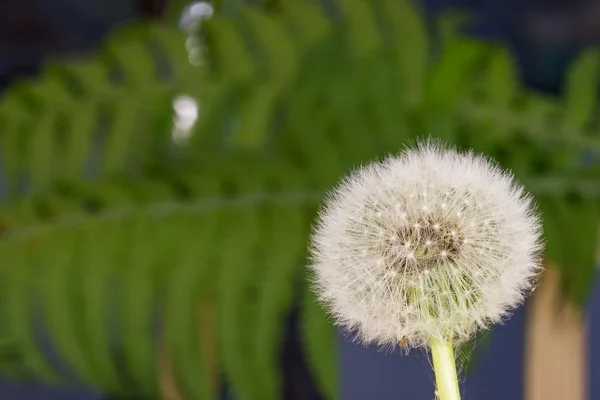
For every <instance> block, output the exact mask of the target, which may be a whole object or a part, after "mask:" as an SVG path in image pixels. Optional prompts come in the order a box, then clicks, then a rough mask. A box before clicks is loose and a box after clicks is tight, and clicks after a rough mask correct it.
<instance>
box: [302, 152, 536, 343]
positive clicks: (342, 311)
mask: <svg viewBox="0 0 600 400" xmlns="http://www.w3.org/2000/svg"><path fill="white" fill-rule="evenodd" d="M415 193H417V194H418V193H420V194H421V195H415ZM423 193H426V194H427V195H426V196H423V195H422V194H423ZM425 202H426V203H425ZM425 206H426V207H427V210H426V211H425V210H424V207H425ZM380 232H383V234H380ZM541 233H542V230H541V223H540V218H539V217H538V214H537V213H536V211H535V207H534V206H533V203H532V198H531V196H530V195H528V194H527V193H526V192H525V191H524V189H523V187H522V186H521V185H520V184H518V183H517V182H516V181H515V180H514V178H513V176H512V175H511V174H510V173H508V172H505V171H502V170H501V169H500V168H499V167H497V166H496V165H495V164H493V163H492V162H490V161H488V160H487V159H485V158H484V157H482V156H479V155H476V154H473V153H460V152H458V151H456V150H454V149H448V148H445V147H444V146H442V145H441V144H439V143H436V142H431V141H428V142H426V143H423V144H420V145H418V146H417V147H415V148H412V149H407V150H405V151H404V152H403V153H401V154H400V155H398V156H395V157H390V158H388V159H386V160H384V161H382V162H378V163H374V164H371V165H367V166H365V167H362V168H360V169H359V170H357V171H355V172H354V173H353V174H351V175H350V176H349V177H347V178H346V179H344V180H343V181H342V182H341V183H340V184H339V185H338V186H337V188H335V189H334V190H333V191H332V192H331V193H330V194H329V196H328V197H327V200H326V204H325V206H324V208H323V209H322V210H321V212H320V214H319V217H318V219H317V223H316V225H315V228H314V230H313V234H312V237H311V248H310V251H311V263H310V269H311V271H312V272H313V274H314V277H313V283H314V287H315V290H316V292H317V294H318V295H319V298H320V299H321V301H322V302H323V303H324V305H325V306H326V308H327V309H328V311H329V312H330V313H331V314H332V315H333V316H334V318H335V320H336V322H337V323H338V324H339V325H341V326H342V327H345V328H346V329H348V330H349V331H352V332H355V333H357V335H358V338H360V339H361V340H362V341H364V342H375V343H378V344H383V345H392V346H394V345H399V344H402V345H403V346H410V347H420V346H423V347H426V346H428V343H429V339H430V337H437V338H446V339H450V340H452V341H453V342H454V343H455V344H460V343H462V342H464V341H466V340H468V339H469V338H471V336H472V335H473V334H474V333H475V332H476V331H478V330H479V329H484V328H486V327H488V326H490V325H491V324H494V323H497V322H499V321H501V320H502V319H503V318H504V317H506V316H508V314H509V312H510V311H511V310H512V309H514V308H515V307H516V306H518V305H519V304H520V303H521V302H522V301H523V299H524V297H525V295H526V294H528V293H530V292H531V290H532V289H533V287H534V285H535V278H536V276H537V275H538V273H539V272H540V270H541V266H540V257H539V256H540V252H541V250H542V247H543V246H542V243H541Z"/></svg>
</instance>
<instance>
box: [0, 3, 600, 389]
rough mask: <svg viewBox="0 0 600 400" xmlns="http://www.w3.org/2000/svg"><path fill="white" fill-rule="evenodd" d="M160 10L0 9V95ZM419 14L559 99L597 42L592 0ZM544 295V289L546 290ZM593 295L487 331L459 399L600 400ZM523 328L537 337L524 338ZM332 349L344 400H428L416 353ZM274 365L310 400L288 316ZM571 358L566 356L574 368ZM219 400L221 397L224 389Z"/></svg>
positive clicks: (596, 8)
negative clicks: (444, 21)
mask: <svg viewBox="0 0 600 400" xmlns="http://www.w3.org/2000/svg"><path fill="white" fill-rule="evenodd" d="M168 3H169V0H103V1H99V0H4V1H2V4H1V5H0V90H1V91H4V90H6V88H7V87H8V86H9V85H10V84H11V83H12V82H14V81H15V80H16V79H19V78H24V77H30V76H35V75H36V73H38V71H39V70H40V66H41V65H42V64H43V63H44V62H45V61H47V60H49V59H57V58H58V59H73V58H80V57H85V56H86V54H87V53H88V52H90V51H92V50H93V49H94V48H96V47H98V46H99V45H100V44H101V43H102V40H103V39H104V38H105V37H106V35H107V34H108V33H109V32H110V31H111V30H112V29H115V28H116V27H119V26H121V25H123V24H126V23H128V22H129V21H133V20H138V19H160V18H162V17H163V13H164V10H165V9H166V7H167V6H168ZM421 6H422V8H423V11H424V13H425V14H426V15H428V16H433V15H435V14H436V13H437V12H439V11H441V10H445V9H448V8H459V9H461V10H468V11H469V13H470V14H471V15H472V16H473V20H472V24H471V25H470V28H469V30H468V34H470V35H475V36H477V37H481V38H485V39H486V40H489V41H493V42H501V43H504V44H505V45H507V46H508V47H509V48H510V49H511V51H512V52H513V54H514V56H515V57H516V59H517V60H518V65H519V74H520V77H521V79H522V81H523V83H524V84H525V85H527V86H529V87H530V88H532V89H534V90H538V91H541V92H544V93H547V94H549V95H558V94H560V93H561V87H562V83H563V78H564V73H565V69H566V67H567V66H568V65H569V62H570V61H571V60H573V58H574V57H576V55H577V54H578V52H579V51H580V50H581V49H582V48H585V47H587V46H596V45H597V44H598V43H600V2H598V1H592V0H587V1H586V0H572V1H569V2H567V1H559V0H519V1H517V0H455V1H452V0H421ZM181 18H182V23H183V24H184V25H185V22H186V21H189V19H190V18H193V16H190V15H189V14H188V15H182V16H181ZM192 61H193V60H192ZM175 108H176V111H177V112H178V113H179V114H180V116H181V119H180V120H179V122H177V121H176V123H178V124H179V127H180V128H181V129H180V130H184V128H185V126H186V125H189V124H190V123H193V120H194V119H195V117H194V116H195V115H196V113H197V110H195V105H194V103H193V101H192V100H191V99H186V98H181V99H179V101H178V102H176V104H175ZM547 288H548V289H547V290H548V291H547V292H544V293H551V292H552V282H550V283H548V285H547ZM543 289H544V290H546V286H545V287H543ZM595 292H596V293H597V294H596V295H594V296H592V298H591V299H590V306H589V312H588V315H587V319H586V321H585V322H581V321H579V319H578V318H577V317H576V316H572V315H571V316H570V315H565V316H561V317H560V318H563V319H561V320H560V322H556V321H550V320H548V319H549V318H550V319H552V318H553V317H548V315H549V314H548V312H549V311H548V310H547V309H546V308H547V307H546V308H544V306H543V305H542V306H540V305H539V304H532V303H530V304H528V305H527V306H526V307H522V308H521V309H519V311H518V312H517V313H516V315H515V316H514V317H513V318H512V319H510V320H509V321H508V322H507V323H506V324H505V325H503V326H500V327H498V328H497V329H495V330H494V331H493V332H492V333H491V334H490V335H489V336H490V337H489V338H490V339H491V340H489V343H488V341H487V340H486V341H484V342H483V343H481V344H480V346H479V347H478V350H477V353H478V357H477V360H476V364H475V365H474V366H473V367H472V370H468V371H467V372H466V375H465V382H464V386H463V390H464V394H465V399H466V400H476V399H486V400H495V399H498V400H500V399H502V400H506V399H510V400H519V399H524V400H538V399H541V398H542V397H539V395H538V394H536V393H537V392H536V390H538V389H536V388H535V386H536V385H542V386H543V385H550V384H551V381H552V375H547V374H558V376H560V377H563V378H564V382H565V383H564V384H565V385H570V384H573V385H574V386H573V388H571V389H568V390H567V392H568V393H570V395H569V396H568V397H562V398H564V399H565V400H578V399H583V398H589V399H600V380H597V379H596V380H595V379H593V376H592V375H590V374H592V373H596V374H600V365H597V364H598V363H599V362H598V361H595V360H600V346H599V345H598V344H597V341H594V340H591V338H594V337H596V336H597V335H598V334H600V293H598V292H599V291H598V290H596V291H595ZM548 296H552V295H551V294H548ZM538 297H543V296H538ZM550 308H551V307H550ZM532 310H533V311H532ZM567 314H569V312H568V311H567ZM535 318H538V319H539V320H540V322H539V324H538V325H536V326H537V328H530V327H531V325H532V322H531V321H532V320H533V319H535ZM528 321H529V322H528ZM532 329H538V330H541V333H540V332H538V333H535V334H533V333H531V330H532ZM544 331H548V332H552V331H554V332H555V333H557V335H558V336H553V337H550V338H547V339H543V337H544ZM532 337H533V338H535V339H531V338H532ZM538 340H539V341H541V340H547V341H548V342H545V343H544V344H543V345H542V347H544V346H546V347H545V349H546V350H544V352H546V353H551V352H553V351H555V350H556V351H558V352H561V353H560V354H559V355H555V356H554V357H560V358H561V359H562V360H564V363H562V364H561V365H560V366H558V367H557V368H562V370H560V371H558V372H556V371H554V372H552V371H550V372H548V369H543V366H544V364H546V367H547V364H548V363H547V362H546V363H544V362H543V361H539V362H538V361H536V360H533V358H535V357H536V354H537V353H536V351H538V350H536V341H538ZM549 343H550V344H549ZM339 345H340V348H341V365H342V382H343V396H342V398H343V399H344V400H359V399H371V398H377V399H379V400H387V399H407V400H413V399H414V400H431V396H432V385H433V381H432V376H431V373H430V368H429V361H428V360H427V359H426V358H425V357H423V356H421V355H419V354H411V355H409V356H407V357H394V356H390V355H389V354H385V353H383V352H379V351H377V349H370V348H362V347H360V346H357V345H355V344H353V343H351V342H349V341H347V340H346V339H345V338H344V337H342V336H340V339H339ZM281 357H282V363H281V365H282V370H283V373H284V376H285V382H286V387H285V393H286V394H285V399H286V400H288V399H289V400H293V399H298V400H313V399H315V400H316V399H318V398H319V397H318V395H317V394H316V390H314V388H313V382H312V381H311V378H310V376H309V374H308V373H307V372H306V368H305V366H304V361H303V358H302V352H301V349H300V345H299V343H298V338H297V335H296V327H295V318H294V316H293V315H292V316H291V317H290V322H289V327H288V336H287V340H286V345H285V350H284V352H283V354H282V356H281ZM528 357H529V358H528ZM531 357H533V358H531ZM582 359H583V360H584V361H583V363H584V364H585V365H586V366H587V367H586V368H585V369H584V370H580V369H578V368H577V367H576V365H578V363H581V362H582V361H581V360H582ZM532 360H533V361H532ZM569 360H574V361H573V364H570V361H569ZM536 371H537V372H536ZM594 371H595V372H594ZM554 376H556V375H554ZM567 381H568V382H567ZM399 382H400V383H399ZM540 382H541V383H540ZM569 382H570V383H569ZM582 387H583V389H582ZM582 390H583V392H582ZM582 393H584V394H582ZM223 396H224V398H227V397H228V393H227V390H226V388H224V394H223ZM580 396H581V397H580ZM556 398H557V399H558V398H559V397H556ZM0 399H8V400H12V399H15V400H16V399H32V400H59V399H60V400H88V399H89V400H92V399H98V400H99V399H108V397H106V396H105V395H104V394H102V393H97V392H95V391H94V390H92V389H90V388H81V389H76V390H75V389H73V390H62V389H51V388H48V387H45V386H43V385H40V384H36V383H27V384H15V383H11V382H8V381H6V380H0ZM115 400H116V399H115ZM123 400H124V399H123ZM148 400H150V399H148Z"/></svg>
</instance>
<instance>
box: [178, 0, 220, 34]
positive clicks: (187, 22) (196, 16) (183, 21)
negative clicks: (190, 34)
mask: <svg viewBox="0 0 600 400" xmlns="http://www.w3.org/2000/svg"><path fill="white" fill-rule="evenodd" d="M213 13H214V9H213V7H212V5H210V3H207V2H205V1H197V2H195V3H192V4H190V5H189V6H188V7H187V8H186V9H185V10H184V11H183V13H182V14H181V18H180V20H179V25H180V26H181V28H183V29H185V30H186V31H193V30H196V29H198V28H199V27H200V22H201V21H202V20H203V19H206V18H210V17H212V15H213Z"/></svg>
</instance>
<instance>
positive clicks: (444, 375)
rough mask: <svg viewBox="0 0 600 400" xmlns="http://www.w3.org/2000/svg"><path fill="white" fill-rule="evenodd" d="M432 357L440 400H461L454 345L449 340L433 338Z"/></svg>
mask: <svg viewBox="0 0 600 400" xmlns="http://www.w3.org/2000/svg"><path fill="white" fill-rule="evenodd" d="M431 355H432V358H433V370H434V371H435V381H436V386H437V393H438V397H437V398H438V399H439V400H460V390H459V388H458V377H457V375H456V360H455V358H454V350H453V348H452V344H451V343H450V342H449V341H447V340H440V339H436V338H433V337H432V338H431Z"/></svg>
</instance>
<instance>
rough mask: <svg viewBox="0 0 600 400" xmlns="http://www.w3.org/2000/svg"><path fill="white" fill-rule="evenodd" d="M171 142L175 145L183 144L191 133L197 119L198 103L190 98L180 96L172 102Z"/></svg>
mask: <svg viewBox="0 0 600 400" xmlns="http://www.w3.org/2000/svg"><path fill="white" fill-rule="evenodd" d="M173 110H174V111H175V116H174V118H173V122H174V127H173V141H174V142H175V143H177V144H185V142H186V140H187V139H188V138H189V137H190V135H191V133H192V128H193V127H194V124H195V123H196V120H197V119H198V113H199V111H200V110H199V106H198V102H197V101H196V100H195V99H194V98H193V97H191V96H188V95H181V96H178V97H176V98H175V100H173Z"/></svg>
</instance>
